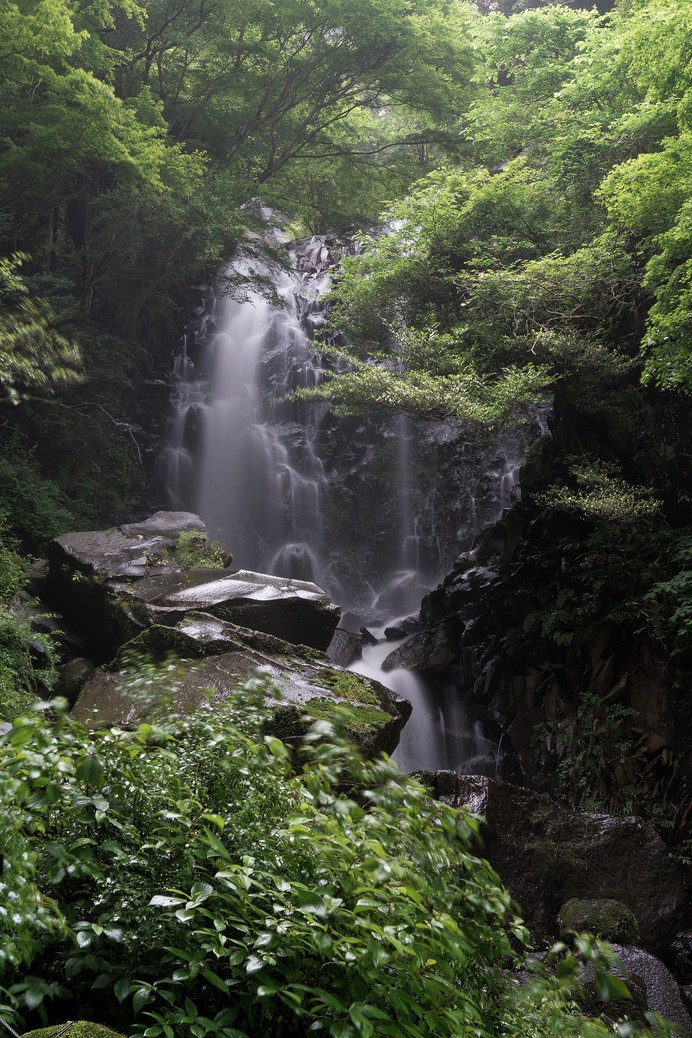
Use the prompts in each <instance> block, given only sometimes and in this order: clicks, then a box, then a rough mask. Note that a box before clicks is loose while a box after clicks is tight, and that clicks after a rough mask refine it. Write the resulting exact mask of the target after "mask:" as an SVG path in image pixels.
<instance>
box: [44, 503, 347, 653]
mask: <svg viewBox="0 0 692 1038" xmlns="http://www.w3.org/2000/svg"><path fill="white" fill-rule="evenodd" d="M205 540H206V531H205V528H204V523H203V522H202V520H201V519H200V518H199V516H196V515H193V514H192V513H191V512H157V513H156V514H155V515H153V516H151V518H150V519H147V520H145V521H144V522H141V523H129V524H125V525H123V526H118V527H114V528H113V529H110V530H101V531H90V532H87V533H68V534H65V535H64V536H62V537H57V538H56V539H55V540H54V541H53V542H52V544H51V546H50V549H49V572H48V579H47V587H46V593H47V596H48V598H49V601H50V603H51V604H52V605H53V606H54V607H55V608H57V609H59V610H60V612H61V613H62V614H63V615H64V616H65V617H66V619H67V620H68V622H69V623H70V624H71V625H72V626H73V627H74V628H75V629H76V630H77V631H79V632H80V633H81V634H83V635H84V637H85V638H86V639H88V642H89V647H90V650H91V652H92V653H93V654H94V656H96V657H97V658H98V659H100V660H102V661H105V660H109V659H112V657H113V656H114V654H115V653H116V652H117V650H118V649H119V648H120V646H121V645H123V644H124V643H125V642H127V641H129V640H130V639H131V638H133V637H134V636H135V635H137V634H138V633H139V632H140V631H141V630H143V629H144V628H146V627H149V626H152V625H159V624H166V625H169V626H173V625H175V624H176V623H178V621H179V620H181V619H182V618H183V617H184V616H185V615H186V614H187V613H188V612H190V611H195V610H204V611H205V612H211V613H214V614H215V615H216V616H218V617H220V618H221V619H224V620H229V621H232V622H234V623H237V624H239V625H241V626H245V627H252V628H254V629H256V630H260V631H265V632H267V633H269V634H273V635H276V636H277V637H280V638H282V639H284V640H286V641H290V642H294V643H295V644H300V645H308V646H312V647H313V648H317V649H326V648H327V646H328V645H329V642H330V640H331V637H332V634H333V632H334V629H335V627H336V625H337V622H338V619H339V611H338V609H336V608H335V607H334V606H332V605H331V603H330V600H329V597H328V596H327V595H326V594H325V593H324V591H322V590H321V589H320V588H318V587H316V585H315V584H312V583H310V582H308V581H302V580H291V579H288V578H284V577H273V576H268V575H266V574H258V573H251V572H249V571H246V570H239V571H235V572H234V571H231V570H229V569H223V568H219V567H217V568H205V567H204V563H203V559H204V551H203V546H204V542H205ZM192 542H197V543H198V544H199V545H200V550H199V551H198V553H197V554H198V555H199V556H200V557H201V559H202V563H201V565H200V563H198V564H197V567H195V565H194V553H192V552H190V550H189V547H190V543H192ZM181 547H184V548H185V550H184V551H183V550H181ZM191 560H192V563H191Z"/></svg>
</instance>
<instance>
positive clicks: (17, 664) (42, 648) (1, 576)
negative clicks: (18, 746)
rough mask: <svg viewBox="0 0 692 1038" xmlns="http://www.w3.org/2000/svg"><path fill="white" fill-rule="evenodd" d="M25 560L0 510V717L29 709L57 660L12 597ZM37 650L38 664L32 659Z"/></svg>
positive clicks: (53, 676)
mask: <svg viewBox="0 0 692 1038" xmlns="http://www.w3.org/2000/svg"><path fill="white" fill-rule="evenodd" d="M26 562H27V560H26V559H25V558H22V556H21V555H20V554H19V543H18V542H17V541H16V540H15V538H13V537H12V536H11V535H10V534H9V533H8V532H7V526H6V522H5V519H4V518H3V517H2V515H1V514H0V721H11V720H12V719H13V718H15V717H17V716H18V715H20V714H22V713H24V712H25V711H27V710H29V709H30V708H31V707H32V706H33V704H34V703H35V702H36V694H37V691H38V688H39V687H40V686H42V687H43V688H50V687H51V686H52V685H53V684H54V682H55V679H56V666H57V662H58V660H57V654H56V651H55V646H54V644H53V642H52V640H51V638H50V637H49V636H48V635H45V634H40V633H37V632H35V631H34V630H32V627H31V620H30V618H27V617H25V616H22V613H21V606H20V605H15V604H14V603H13V601H12V600H13V598H14V597H15V595H16V594H17V592H19V591H21V590H22V588H23V586H24V583H25V578H24V571H25V568H26ZM37 654H38V655H39V658H41V660H42V663H41V665H37V664H36V663H35V659H36V656H37ZM0 846H1V844H0Z"/></svg>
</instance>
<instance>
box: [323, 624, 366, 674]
mask: <svg viewBox="0 0 692 1038" xmlns="http://www.w3.org/2000/svg"><path fill="white" fill-rule="evenodd" d="M362 655H363V638H362V635H361V634H360V632H358V633H357V634H356V633H354V632H353V631H345V630H343V628H341V627H337V629H336V630H335V631H334V635H333V636H332V640H331V642H330V643H329V648H328V649H327V657H328V659H330V660H331V661H332V663H336V664H337V666H339V667H348V666H349V665H350V664H351V663H354V662H355V661H356V660H359V659H360V658H361V657H362Z"/></svg>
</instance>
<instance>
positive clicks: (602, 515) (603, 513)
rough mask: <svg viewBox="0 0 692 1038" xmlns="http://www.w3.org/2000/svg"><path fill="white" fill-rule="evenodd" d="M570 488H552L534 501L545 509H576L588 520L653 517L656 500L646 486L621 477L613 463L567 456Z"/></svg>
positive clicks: (623, 520)
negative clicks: (629, 481) (573, 484)
mask: <svg viewBox="0 0 692 1038" xmlns="http://www.w3.org/2000/svg"><path fill="white" fill-rule="evenodd" d="M569 475H570V480H571V481H572V482H574V483H575V484H576V487H575V488H571V487H551V488H550V490H547V491H546V492H545V494H541V495H537V500H538V501H539V503H540V504H542V505H543V506H544V507H545V508H562V509H565V510H566V511H573V512H578V513H580V514H581V515H583V516H586V517H587V518H589V519H601V520H610V521H611V522H618V523H622V522H628V521H630V522H632V521H636V520H640V519H645V518H650V517H653V516H654V515H655V514H656V512H657V511H658V508H659V506H658V503H657V502H656V501H654V500H653V499H652V491H651V490H650V489H649V488H648V487H642V486H634V485H633V484H631V483H628V482H627V480H625V479H623V478H622V476H621V475H620V474H619V471H618V468H617V466H616V465H613V464H611V463H609V462H605V461H600V460H598V459H596V458H579V457H574V458H572V459H570V465H569Z"/></svg>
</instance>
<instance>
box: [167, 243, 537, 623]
mask: <svg viewBox="0 0 692 1038" xmlns="http://www.w3.org/2000/svg"><path fill="white" fill-rule="evenodd" d="M354 248H356V246H355V245H354V243H352V242H350V241H349V240H348V239H343V240H340V239H338V238H336V237H335V236H333V235H316V236H314V237H312V238H305V239H301V240H299V241H295V242H290V243H287V244H286V251H287V253H288V256H289V257H290V260H291V265H292V269H290V270H287V269H285V268H283V267H280V266H278V265H275V266H272V265H271V264H269V263H267V265H266V266H262V264H261V263H258V261H257V258H256V257H254V258H252V257H250V258H249V257H238V258H237V259H236V260H235V261H234V263H233V264H231V265H230V266H229V268H228V269H227V270H226V271H225V272H222V273H221V275H220V276H219V278H218V279H217V281H216V282H215V283H214V284H213V285H211V286H209V287H208V288H206V289H205V291H204V298H203V301H202V304H201V306H200V313H199V314H198V318H197V320H196V322H194V323H193V324H192V325H191V326H190V328H189V329H188V332H187V334H186V336H185V338H184V342H183V344H182V348H181V351H180V354H179V355H178V357H177V358H176V361H175V371H174V377H173V392H172V416H171V422H170V430H169V436H168V444H167V447H166V449H165V451H164V456H163V458H162V462H161V470H162V471H161V480H162V482H163V484H164V485H165V488H166V492H167V497H168V502H169V506H170V507H172V508H190V509H194V511H195V512H198V513H199V514H200V515H201V516H202V517H203V518H204V520H205V522H206V525H207V528H208V529H209V531H210V532H211V534H212V536H214V537H218V538H220V539H222V540H223V541H224V542H225V543H227V544H228V545H229V546H230V548H231V550H232V551H233V552H234V556H235V558H236V560H237V562H238V563H239V565H241V566H242V567H244V568H247V569H254V570H261V571H262V572H267V573H276V574H279V575H282V576H290V577H294V578H297V579H302V580H314V581H316V582H317V583H318V584H319V585H320V587H322V588H324V589H325V590H326V591H327V592H328V594H329V595H330V596H331V597H332V599H333V600H334V601H337V602H339V603H340V604H341V605H342V606H343V607H344V608H353V609H355V610H357V611H358V612H359V613H361V614H362V615H363V617H364V619H365V621H366V622H368V623H373V624H376V625H378V626H379V625H380V624H382V623H386V622H387V621H388V620H390V619H391V618H392V617H397V616H402V615H405V614H406V613H407V612H412V611H414V610H416V609H418V606H419V603H420V600H421V598H422V596H423V595H424V594H425V593H426V592H427V591H429V590H430V589H431V588H433V587H434V586H435V585H436V584H437V583H438V582H439V580H440V579H441V577H442V575H443V573H444V572H445V570H446V569H448V568H449V566H450V565H451V564H452V561H453V560H454V558H456V556H457V555H458V554H459V552H460V551H462V550H464V549H466V548H468V547H470V544H471V541H472V539H473V536H474V535H475V533H476V531H477V529H478V526H479V524H482V523H483V522H488V521H490V520H491V519H493V518H495V517H496V516H497V515H498V514H499V512H501V511H502V509H503V508H504V507H506V506H507V505H509V503H510V501H511V500H512V495H513V491H514V487H515V485H516V482H517V476H518V471H519V464H520V461H521V459H522V457H523V456H524V453H525V451H526V448H527V446H528V444H529V443H531V442H532V441H533V440H534V439H535V438H536V436H537V435H539V433H540V430H541V428H542V421H543V415H542V414H541V413H539V412H536V413H535V414H527V416H526V418H527V420H526V422H525V423H523V424H521V425H518V426H516V427H514V428H511V429H507V430H505V431H503V432H502V433H501V434H500V435H499V436H498V437H497V439H496V440H495V442H492V443H487V444H484V445H482V446H481V445H479V444H473V445H472V444H470V443H469V442H468V431H467V429H466V428H465V426H464V424H463V423H462V422H460V421H455V420H449V421H445V422H424V421H415V420H413V419H410V418H407V417H403V416H392V415H385V414H374V415H372V416H368V417H363V418H344V417H339V416H337V415H334V414H333V413H332V411H331V410H330V408H329V405H328V404H326V403H323V402H314V403H307V402H303V401H300V402H298V401H293V400H291V399H289V395H290V392H291V391H292V390H294V389H296V388H299V387H303V386H312V385H315V384H318V383H320V382H321V381H322V380H323V378H324V377H325V374H328V373H329V370H330V367H333V366H334V364H338V363H339V362H338V361H334V360H333V359H332V358H330V357H328V356H323V355H321V354H320V352H319V344H318V345H316V344H315V342H314V341H313V340H315V338H319V336H320V335H321V334H322V329H323V327H324V325H325V322H326V304H325V302H324V299H323V295H324V292H325V290H326V289H327V288H329V286H330V279H331V275H332V269H333V268H334V266H335V264H336V263H338V261H339V260H340V259H341V258H342V256H343V255H344V254H346V253H348V252H349V251H353V250H354ZM253 271H254V272H256V273H258V274H259V275H260V276H261V277H263V278H265V279H267V280H269V281H271V282H272V284H273V285H274V288H275V298H274V299H271V298H268V297H267V296H266V294H262V292H261V291H259V289H256V288H255V287H253V285H252V283H250V284H248V285H246V293H245V298H243V299H233V298H230V297H229V296H228V295H227V294H226V295H225V294H224V285H225V283H226V282H227V280H228V278H231V279H232V278H233V277H237V276H238V274H240V275H242V276H244V277H246V278H247V277H251V276H252V272H253ZM239 487H241V488H242V492H241V493H238V488H239Z"/></svg>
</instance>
